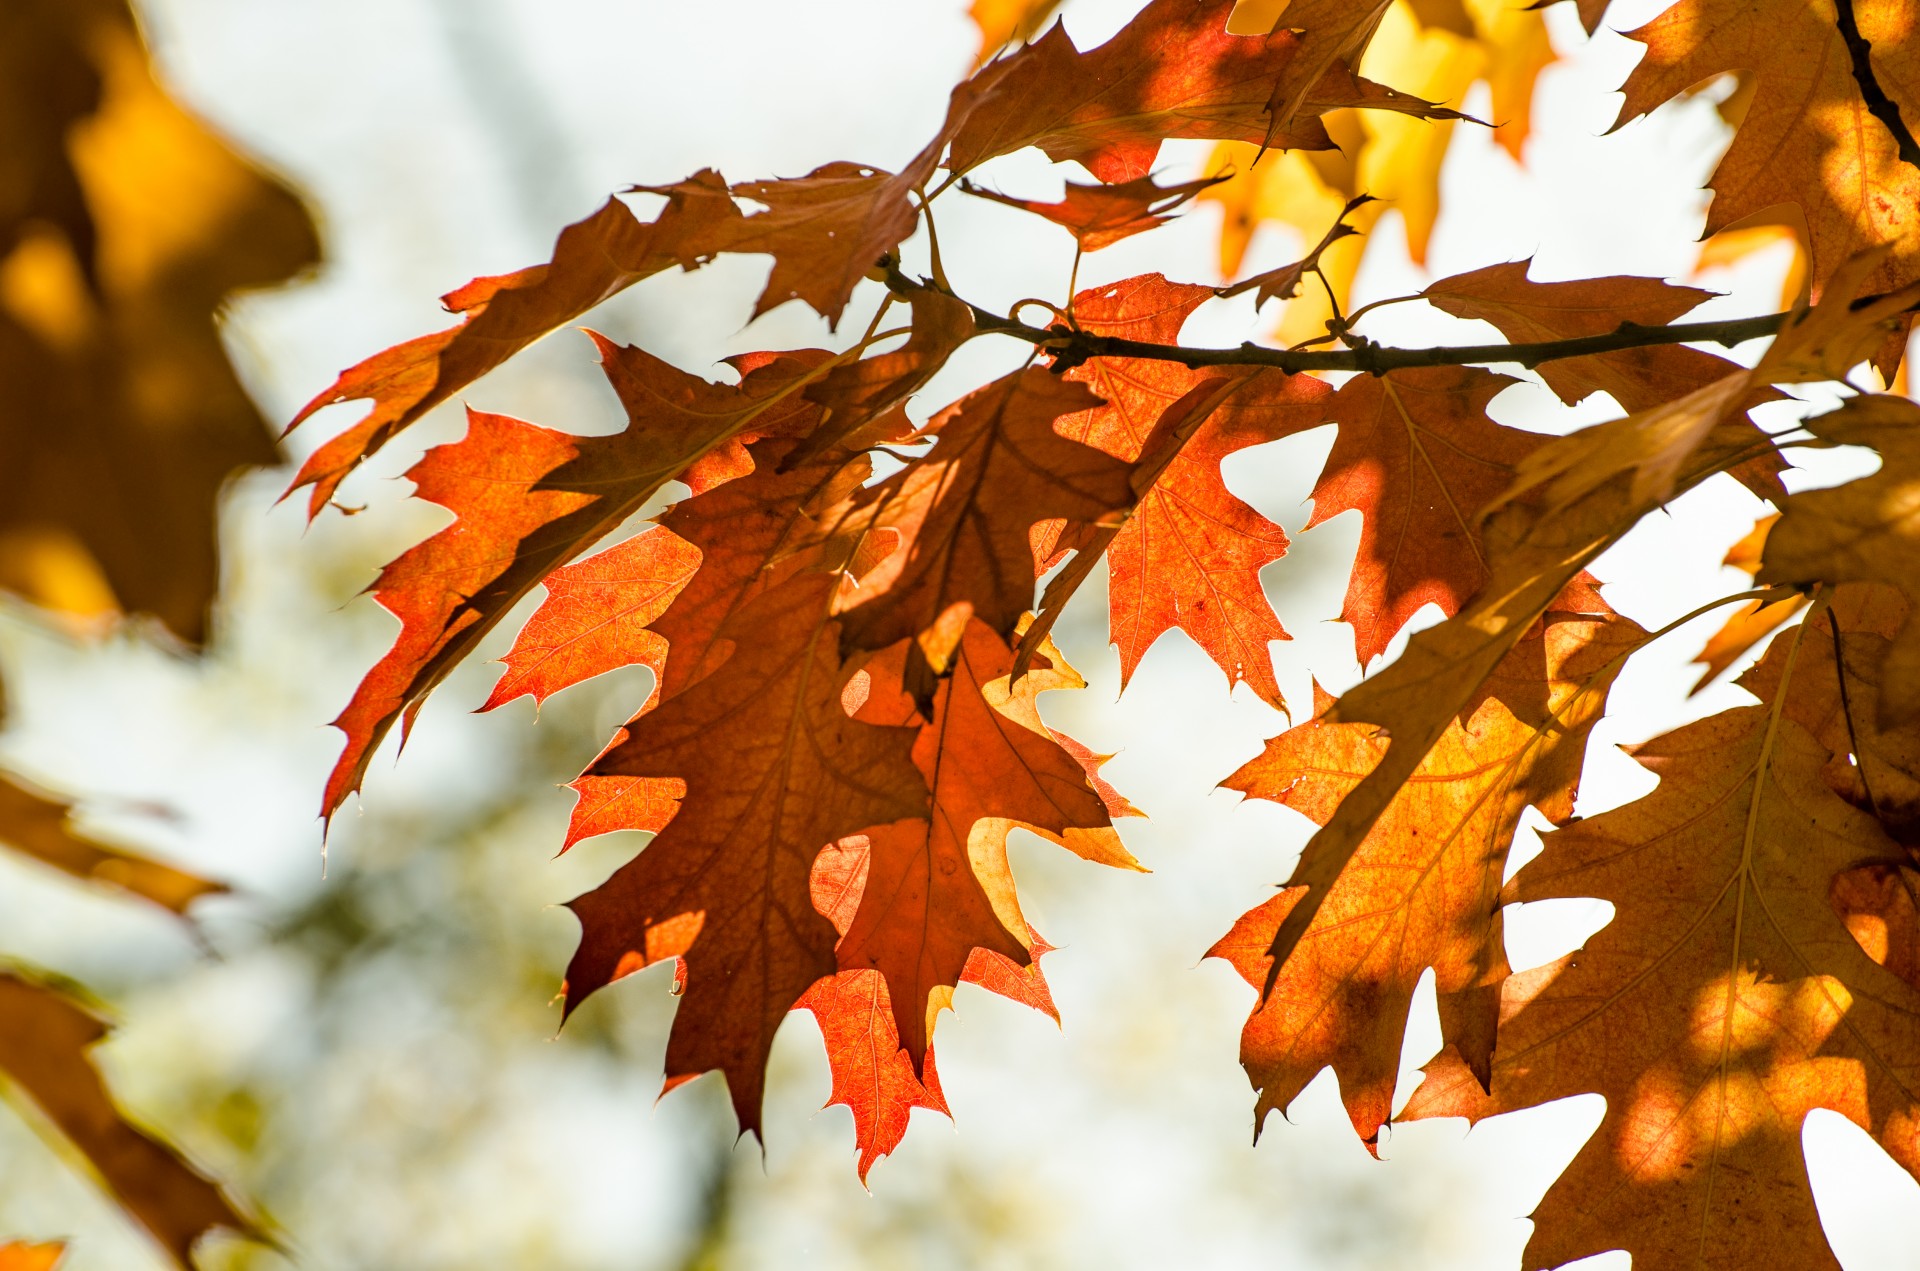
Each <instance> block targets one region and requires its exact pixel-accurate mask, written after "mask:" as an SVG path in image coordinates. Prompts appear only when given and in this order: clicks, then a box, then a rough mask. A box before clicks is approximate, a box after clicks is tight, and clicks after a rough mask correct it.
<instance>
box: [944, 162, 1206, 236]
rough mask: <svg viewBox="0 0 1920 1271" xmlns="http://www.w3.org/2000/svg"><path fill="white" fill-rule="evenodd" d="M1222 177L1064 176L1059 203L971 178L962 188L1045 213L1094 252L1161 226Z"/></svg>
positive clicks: (962, 184) (980, 195)
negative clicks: (1173, 180)
mask: <svg viewBox="0 0 1920 1271" xmlns="http://www.w3.org/2000/svg"><path fill="white" fill-rule="evenodd" d="M1225 179H1226V178H1225V177H1201V178H1200V179H1199V180H1196V181H1182V182H1180V183H1179V184H1177V185H1166V186H1163V185H1159V184H1157V183H1156V182H1155V181H1154V179H1153V178H1152V177H1151V176H1144V177H1140V178H1138V179H1136V180H1132V181H1122V182H1120V183H1119V184H1117V185H1082V184H1081V183H1080V182H1078V181H1069V182H1067V183H1066V185H1067V189H1066V197H1065V198H1063V199H1062V200H1060V202H1058V203H1042V202H1040V201H1039V200H1038V199H1016V198H1011V197H1009V196H1008V195H1005V194H1000V193H998V192H996V191H993V190H987V189H983V188H981V187H980V186H977V185H975V184H973V183H972V182H971V181H963V182H961V188H962V189H964V190H965V191H966V192H967V193H968V194H973V195H978V196H979V197H980V198H983V199H992V200H993V201H994V202H996V203H1005V204H1006V205H1007V206H1008V207H1017V208H1020V209H1021V210H1022V211H1026V212H1032V213H1033V214H1034V215H1035V216H1040V217H1044V218H1046V219H1047V220H1049V221H1052V222H1053V223H1054V224H1055V225H1058V226H1061V227H1062V228H1063V229H1065V230H1066V231H1067V232H1068V233H1070V234H1072V235H1073V237H1074V241H1075V242H1077V243H1079V244H1080V250H1081V251H1087V252H1097V251H1099V250H1100V249H1101V248H1102V247H1111V246H1113V244H1115V243H1117V242H1119V241H1121V240H1122V239H1125V238H1131V237H1133V236H1134V235H1135V234H1143V233H1145V232H1146V231H1148V230H1150V229H1157V228H1159V227H1160V226H1162V225H1165V224H1166V223H1167V222H1168V221H1169V220H1171V219H1172V216H1171V213H1172V212H1173V210H1174V209H1175V208H1178V207H1179V206H1180V205H1181V204H1183V203H1185V202H1186V201H1187V200H1188V199H1191V198H1192V197H1193V196H1194V195H1196V194H1198V193H1200V191H1202V190H1204V189H1206V188H1207V187H1209V186H1213V185H1218V184H1219V183H1220V182H1221V181H1223V180H1225Z"/></svg>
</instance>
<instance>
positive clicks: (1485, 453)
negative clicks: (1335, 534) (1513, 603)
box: [1307, 367, 1557, 665]
mask: <svg viewBox="0 0 1920 1271" xmlns="http://www.w3.org/2000/svg"><path fill="white" fill-rule="evenodd" d="M1511 383H1513V381H1512V380H1511V379H1508V378H1507V377H1506V376H1504V375H1495V374H1494V373H1493V372H1491V371H1482V370H1479V369H1477V368H1474V367H1431V368H1422V369H1417V370H1410V371H1393V372H1391V373H1389V374H1387V375H1381V376H1358V377H1356V378H1354V379H1352V380H1349V381H1348V382H1347V383H1346V384H1345V385H1343V386H1342V387H1341V389H1340V391H1339V392H1337V393H1335V394H1334V395H1333V399H1332V400H1331V401H1330V402H1328V403H1327V406H1326V408H1325V409H1326V413H1327V416H1328V417H1329V418H1331V419H1334V420H1336V421H1337V422H1338V423H1339V425H1340V432H1339V435H1338V436H1337V437H1336V438H1335V440H1334V443H1333V452H1332V453H1331V454H1330V455H1328V456H1327V466H1326V469H1325V470H1324V471H1323V472H1322V473H1321V475H1320V481H1319V484H1317V485H1315V486H1314V488H1313V518H1312V519H1311V520H1309V521H1308V522H1307V528H1308V529H1312V528H1313V527H1314V526H1316V525H1321V524H1324V523H1325V522H1327V521H1329V520H1331V519H1333V518H1334V517H1335V516H1338V515H1339V514H1340V513H1342V512H1346V511H1350V510H1353V509H1358V510H1359V512H1360V514H1361V517H1362V518H1363V519H1362V521H1361V527H1360V552H1359V555H1358V557H1357V558H1356V559H1355V561H1354V567H1353V575H1352V578H1351V580H1350V581H1349V583H1348V585H1347V599H1346V604H1345V606H1344V607H1343V608H1342V609H1341V611H1340V616H1341V618H1342V619H1344V620H1345V621H1346V622H1349V623H1351V624H1352V625H1353V635H1354V648H1355V652H1356V653H1357V655H1358V656H1359V658H1360V661H1361V663H1362V664H1363V665H1364V664H1365V663H1366V662H1368V661H1370V660H1372V659H1373V658H1375V657H1377V656H1379V655H1380V654H1381V653H1382V652H1384V651H1385V650H1386V647H1387V644H1388V642H1389V641H1391V640H1392V639H1393V637H1394V633H1395V632H1397V631H1399V630H1400V628H1401V627H1403V626H1405V625H1406V623H1407V620H1408V619H1409V618H1411V617H1413V615H1414V614H1415V613H1416V612H1417V611H1418V610H1419V608H1420V607H1421V606H1422V605H1425V604H1429V603H1431V604H1435V605H1438V606H1439V607H1440V608H1441V610H1442V611H1443V612H1445V613H1447V614H1455V613H1458V612H1459V611H1460V607H1461V606H1462V605H1464V604H1465V603H1466V602H1467V600H1468V598H1470V597H1471V596H1472V595H1473V594H1474V593H1475V592H1477V591H1479V590H1480V588H1481V586H1482V585H1483V584H1484V583H1485V582H1486V581H1487V578H1488V567H1487V561H1486V549H1485V547H1484V546H1483V545H1482V543H1481V531H1480V527H1479V525H1478V523H1477V520H1476V518H1477V515H1478V513H1479V511H1480V509H1481V508H1483V507H1485V506H1486V505H1487V504H1488V503H1490V502H1492V501H1493V499H1494V498H1495V497H1496V496H1497V495H1499V494H1501V493H1502V492H1503V491H1505V490H1506V489H1507V488H1508V486H1509V485H1510V484H1511V483H1512V480H1513V473H1514V471H1515V469H1516V468H1517V467H1518V466H1519V464H1520V463H1521V462H1522V461H1523V460H1524V459H1525V458H1526V457H1527V456H1528V455H1530V454H1532V453H1533V452H1534V451H1536V450H1537V449H1539V447H1540V446H1541V445H1543V444H1544V443H1545V442H1546V441H1547V440H1548V438H1545V437H1542V436H1540V435H1538V434H1536V433H1529V432H1522V431H1520V430H1519V429H1517V428H1508V427H1506V426H1505V425H1502V424H1496V423H1494V422H1493V421H1492V420H1490V419H1488V418H1487V403H1488V402H1489V401H1491V400H1492V399H1493V396H1494V395H1495V394H1496V393H1498V392H1500V391H1501V390H1502V389H1504V388H1505V387H1506V386H1507V385H1509V384H1511ZM1556 590H1557V588H1556Z"/></svg>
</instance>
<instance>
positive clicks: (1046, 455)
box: [837, 367, 1133, 670]
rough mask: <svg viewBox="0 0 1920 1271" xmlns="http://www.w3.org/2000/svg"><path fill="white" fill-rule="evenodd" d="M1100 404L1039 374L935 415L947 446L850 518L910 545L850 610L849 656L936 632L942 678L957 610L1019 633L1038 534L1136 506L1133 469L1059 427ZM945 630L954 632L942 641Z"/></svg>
mask: <svg viewBox="0 0 1920 1271" xmlns="http://www.w3.org/2000/svg"><path fill="white" fill-rule="evenodd" d="M1098 403H1099V399H1098V398H1096V397H1094V396H1093V394H1091V393H1089V392H1088V391H1087V390H1086V388H1084V387H1083V386H1081V385H1079V384H1076V383H1073V382H1071V381H1064V380H1062V379H1061V378H1060V377H1058V376H1055V375H1051V374H1049V373H1048V372H1046V371H1044V370H1041V369H1040V368H1038V367H1028V368H1026V369H1025V370H1022V371H1018V372H1016V373H1014V374H1012V375H1008V376H1005V377H1003V378H1001V379H999V380H996V381H994V382H993V383H992V384H989V385H987V386H985V387H984V388H980V389H976V390H975V391H974V392H972V393H970V394H968V395H967V396H966V397H964V398H962V399H961V400H960V401H958V402H955V403H954V404H953V405H951V406H949V407H947V408H946V409H945V410H943V411H941V412H940V413H939V414H938V415H936V416H934V418H933V419H932V420H931V421H929V422H928V424H927V427H926V429H925V431H926V432H927V433H929V434H931V435H933V436H936V437H938V438H939V440H938V442H937V443H936V444H935V446H934V448H933V450H932V452H931V453H930V454H928V455H927V456H926V457H925V458H922V459H920V460H918V461H917V462H915V463H913V464H910V465H908V466H907V467H906V468H903V469H902V470H900V471H899V472H897V473H895V474H894V475H893V476H891V477H889V478H887V479H886V480H885V481H883V482H881V483H880V484H878V485H875V486H872V487H869V488H868V489H866V490H863V491H861V492H860V493H859V494H858V495H856V496H855V497H854V498H853V499H852V500H851V501H850V502H849V505H848V507H847V508H846V509H845V510H844V511H843V512H841V513H840V514H839V516H840V520H839V521H838V522H837V523H838V524H840V525H842V526H844V527H845V528H846V529H847V530H848V531H849V532H855V533H864V534H873V533H874V532H876V531H879V530H891V531H893V532H894V533H897V534H898V535H899V541H900V544H901V546H900V548H899V550H898V551H896V552H894V553H893V554H892V555H890V556H888V557H887V558H886V559H885V560H883V561H881V562H880V563H879V565H877V566H876V567H875V568H874V569H873V571H872V572H871V573H870V574H868V575H867V577H866V578H865V579H864V580H863V581H862V584H861V586H860V589H859V591H858V592H857V593H854V594H852V595H850V596H849V597H847V598H845V599H843V600H842V602H841V609H842V621H843V622H844V624H845V628H846V634H847V640H848V642H849V645H850V647H852V648H860V649H879V648H884V647H885V646H887V645H889V644H892V643H894V642H895V641H897V640H903V639H907V638H909V637H915V636H920V635H922V633H927V640H926V641H924V642H923V643H924V644H925V645H926V655H927V657H928V658H929V660H930V661H931V663H932V665H933V666H934V668H935V669H936V670H938V669H940V668H941V667H942V666H943V665H944V661H945V658H946V657H947V656H948V655H949V654H950V653H951V651H952V649H953V647H954V645H955V644H956V643H957V642H958V639H959V634H960V631H961V630H962V626H957V625H954V624H953V623H952V622H951V621H949V622H945V623H942V616H943V615H945V614H947V612H948V611H949V609H951V608H952V607H953V606H956V605H964V606H966V607H967V610H966V612H968V613H970V614H971V615H972V616H973V617H976V618H978V619H980V620H981V621H982V622H984V623H986V624H987V625H988V626H989V627H991V628H993V630H994V631H996V632H998V633H999V634H1001V635H1003V636H1005V635H1011V634H1012V633H1013V630H1014V627H1015V625H1016V624H1017V623H1018V622H1019V620H1020V616H1021V615H1022V614H1024V613H1025V612H1026V611H1027V610H1028V609H1029V608H1031V607H1032V605H1033V584H1034V578H1035V576H1036V574H1037V573H1038V571H1037V570H1036V568H1035V550H1034V546H1033V539H1032V531H1033V527H1034V526H1035V525H1036V524H1039V523H1041V522H1046V521H1054V520H1062V521H1066V522H1070V523H1080V524H1086V523H1091V522H1094V521H1097V520H1098V519H1100V518H1101V517H1103V516H1106V515H1108V514H1110V513H1111V512H1113V511H1114V510H1116V509H1119V508H1123V507H1125V506H1126V505H1127V504H1128V503H1129V502H1131V501H1132V497H1133V492H1132V486H1131V484H1130V478H1131V470H1130V468H1129V466H1128V465H1126V464H1124V463H1121V462H1119V461H1118V460H1116V459H1113V458H1110V457H1109V456H1107V455H1104V454H1102V453H1101V452H1100V451H1098V450H1095V449H1094V448H1093V447H1091V446H1087V445H1082V444H1081V443H1080V442H1077V441H1071V440H1068V439H1067V438H1066V437H1065V436H1063V435H1062V434H1061V432H1060V431H1059V429H1058V426H1057V423H1056V421H1057V420H1059V419H1060V418H1061V417H1062V416H1068V415H1072V414H1074V413H1076V412H1080V411H1085V410H1089V409H1091V408H1092V407H1094V406H1095V405H1097V404H1098ZM936 625H939V626H940V627H941V630H943V631H946V632H947V633H948V634H946V635H945V636H935V635H934V634H933V633H934V630H935V627H936Z"/></svg>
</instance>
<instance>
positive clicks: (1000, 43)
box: [967, 0, 1060, 64]
mask: <svg viewBox="0 0 1920 1271" xmlns="http://www.w3.org/2000/svg"><path fill="white" fill-rule="evenodd" d="M1059 7H1060V0H973V7H972V8H970V9H968V10H967V16H968V17H970V18H972V19H973V24H974V25H975V26H977V27H979V28H980V55H979V57H978V58H977V59H975V61H976V64H978V63H979V62H984V61H986V60H987V59H988V58H990V57H992V56H993V55H994V54H995V53H998V52H999V51H1000V50H1001V49H1003V48H1005V47H1006V46H1007V45H1009V44H1012V43H1014V42H1015V41H1022V42H1024V41H1026V40H1031V39H1032V38H1033V37H1034V35H1035V34H1037V33H1038V32H1039V30H1040V28H1041V27H1043V26H1045V25H1046V24H1047V19H1048V18H1051V17H1052V16H1053V15H1054V11H1055V10H1057V9H1058V8H1059Z"/></svg>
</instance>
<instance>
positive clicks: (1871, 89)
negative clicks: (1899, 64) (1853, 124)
mask: <svg viewBox="0 0 1920 1271" xmlns="http://www.w3.org/2000/svg"><path fill="white" fill-rule="evenodd" d="M1836 7H1837V8H1838V10H1839V15H1838V16H1839V27H1840V38H1841V40H1842V41H1844V42H1845V43H1846V46H1847V56H1848V57H1850V58H1851V59H1853V78H1854V82H1855V83H1857V84H1859V85H1860V96H1861V98H1862V100H1864V101H1865V102H1866V104H1867V113H1868V114H1870V115H1872V116H1873V117H1874V118H1875V119H1878V120H1879V121H1880V122H1881V123H1883V124H1885V125H1886V126H1887V130H1888V131H1889V132H1891V133H1892V134H1893V141H1894V144H1895V145H1896V146H1897V147H1899V151H1900V161H1901V162H1902V163H1904V164H1907V165H1908V166H1909V167H1914V168H1920V145H1917V144H1915V142H1914V140H1913V134H1912V133H1911V132H1909V131H1907V123H1906V120H1904V119H1902V118H1901V117H1900V106H1899V104H1898V103H1897V102H1895V101H1894V100H1893V98H1891V97H1889V96H1887V93H1886V90H1885V89H1883V88H1881V87H1880V81H1879V80H1878V79H1876V78H1875V77H1874V74H1873V59H1872V56H1871V54H1872V52H1873V49H1872V46H1871V45H1869V44H1868V43H1867V41H1866V38H1865V37H1864V36H1862V35H1861V34H1860V23H1859V22H1857V21H1856V20H1855V19H1854V15H1853V0H1836Z"/></svg>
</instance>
